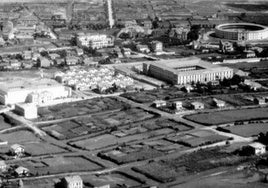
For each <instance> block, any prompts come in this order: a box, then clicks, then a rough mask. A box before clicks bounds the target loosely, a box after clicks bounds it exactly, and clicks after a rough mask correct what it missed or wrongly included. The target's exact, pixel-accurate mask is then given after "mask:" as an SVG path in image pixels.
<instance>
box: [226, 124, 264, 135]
mask: <svg viewBox="0 0 268 188" xmlns="http://www.w3.org/2000/svg"><path fill="white" fill-rule="evenodd" d="M224 129H225V130H227V131H230V132H231V133H234V134H237V135H239V136H243V137H251V136H257V135H259V134H260V133H261V132H262V133H264V134H265V133H266V132H268V123H257V124H255V123H253V124H246V125H235V126H230V127H224Z"/></svg>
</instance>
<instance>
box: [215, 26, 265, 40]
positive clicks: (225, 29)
mask: <svg viewBox="0 0 268 188" xmlns="http://www.w3.org/2000/svg"><path fill="white" fill-rule="evenodd" d="M215 30H216V36H217V37H218V38H222V39H228V40H238V41H250V40H263V39H267V38H268V28H267V27H265V26H262V25H257V24H250V23H232V24H222V25H218V26H217V27H216V29H215Z"/></svg>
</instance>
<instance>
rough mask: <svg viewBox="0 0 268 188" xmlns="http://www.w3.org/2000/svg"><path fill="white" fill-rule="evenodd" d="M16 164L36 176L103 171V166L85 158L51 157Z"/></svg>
mask: <svg viewBox="0 0 268 188" xmlns="http://www.w3.org/2000/svg"><path fill="white" fill-rule="evenodd" d="M16 164H17V165H19V166H23V167H26V168H28V169H29V170H30V172H31V173H32V174H34V175H35V174H39V175H41V174H57V173H63V172H75V171H91V170H98V169H102V166H100V165H98V164H97V163H95V162H93V161H90V160H89V159H87V158H85V157H84V156H68V157H62V156H58V157H49V158H43V159H40V160H27V161H19V162H17V163H16Z"/></svg>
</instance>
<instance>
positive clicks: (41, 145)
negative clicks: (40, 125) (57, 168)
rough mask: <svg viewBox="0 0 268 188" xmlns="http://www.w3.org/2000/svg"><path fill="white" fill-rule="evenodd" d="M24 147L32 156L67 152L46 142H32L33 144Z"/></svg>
mask: <svg viewBox="0 0 268 188" xmlns="http://www.w3.org/2000/svg"><path fill="white" fill-rule="evenodd" d="M24 146H25V152H26V153H28V154H29V155H31V156H38V155H47V154H56V153H64V152H66V150H65V149H64V148H62V147H59V146H56V145H52V144H49V143H45V142H32V143H27V144H26V145H24Z"/></svg>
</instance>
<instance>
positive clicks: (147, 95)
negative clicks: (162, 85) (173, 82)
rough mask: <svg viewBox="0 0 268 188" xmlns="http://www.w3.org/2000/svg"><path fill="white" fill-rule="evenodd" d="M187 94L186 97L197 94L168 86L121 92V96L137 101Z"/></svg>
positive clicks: (172, 97)
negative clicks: (137, 91) (134, 91)
mask: <svg viewBox="0 0 268 188" xmlns="http://www.w3.org/2000/svg"><path fill="white" fill-rule="evenodd" d="M185 95H187V96H188V97H194V96H199V95H198V94H196V93H188V94H185V93H184V92H183V91H180V90H179V89H178V88H175V87H174V88H168V89H157V90H151V91H142V92H139V93H125V94H122V96H123V97H125V98H127V99H130V100H133V101H135V102H138V103H151V102H153V101H155V100H159V99H165V100H169V99H174V98H183V97H185Z"/></svg>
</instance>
